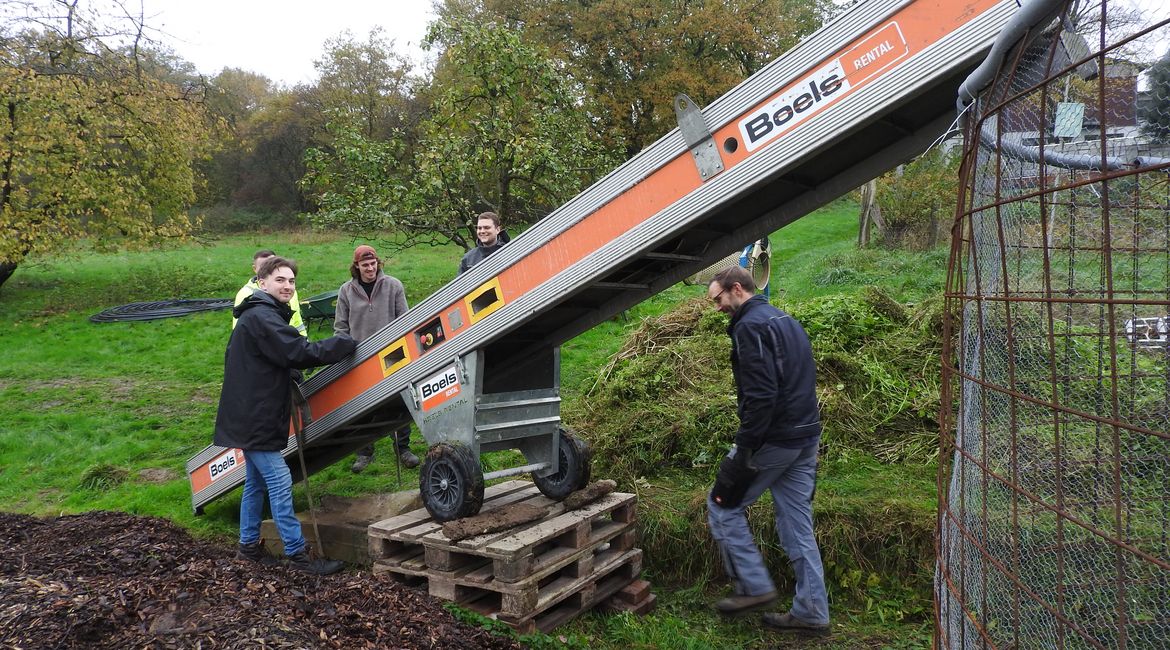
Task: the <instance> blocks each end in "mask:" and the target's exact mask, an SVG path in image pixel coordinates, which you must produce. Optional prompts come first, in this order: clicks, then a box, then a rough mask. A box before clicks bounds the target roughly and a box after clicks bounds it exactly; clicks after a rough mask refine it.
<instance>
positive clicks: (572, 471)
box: [532, 429, 593, 501]
mask: <svg viewBox="0 0 1170 650" xmlns="http://www.w3.org/2000/svg"><path fill="white" fill-rule="evenodd" d="M559 456H560V458H559V461H558V462H559V465H558V468H557V473H556V474H552V475H549V476H545V477H543V478H541V477H539V476H535V475H534V476H533V477H532V480H533V482H535V483H536V487H537V489H539V490H540V492H541V494H543V495H544V496H546V497H548V498H550V499H553V500H554V501H560V500H561V499H564V498H565V497H567V496H569V495H570V494H572V493H573V491H575V490H580V489H581V488H583V487H585V486H586V485H587V484H588V483H589V473H590V461H592V460H593V448H592V447H590V446H589V443H587V442H585V441H584V440H583V439H581V438H578V437H577V436H576V434H574V433H571V432H570V431H568V430H567V429H561V444H560V452H559Z"/></svg>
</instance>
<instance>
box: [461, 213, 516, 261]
mask: <svg viewBox="0 0 1170 650" xmlns="http://www.w3.org/2000/svg"><path fill="white" fill-rule="evenodd" d="M475 241H476V246H475V248H473V249H471V250H469V251H467V252H466V253H464V254H463V259H461V260H459V273H463V272H465V271H467V270H468V269H470V268H471V267H473V266H475V265H476V264H479V263H480V262H482V261H483V260H485V259H487V257H488V255H491V254H492V253H494V252H496V251H498V250H500V248H501V247H503V245H504V244H505V243H507V241H508V240H507V238H506V236H505V235H504V233H503V232H502V229H501V228H500V217H499V215H497V214H496V213H495V212H484V213H483V214H481V215H479V217H477V218H476V221H475Z"/></svg>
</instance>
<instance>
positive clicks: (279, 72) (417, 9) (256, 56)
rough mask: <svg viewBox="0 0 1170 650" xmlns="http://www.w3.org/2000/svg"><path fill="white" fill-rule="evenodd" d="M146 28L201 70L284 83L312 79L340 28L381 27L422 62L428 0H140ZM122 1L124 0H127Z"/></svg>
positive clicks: (361, 35)
mask: <svg viewBox="0 0 1170 650" xmlns="http://www.w3.org/2000/svg"><path fill="white" fill-rule="evenodd" d="M141 2H142V5H143V10H144V15H145V16H146V23H147V25H148V26H149V27H152V28H154V29H157V30H159V31H161V32H162V34H161V35H160V36H158V37H157V38H158V40H161V41H163V42H165V43H167V44H169V45H170V46H171V47H172V48H174V50H175V52H176V53H177V54H178V55H179V56H181V57H183V58H184V59H186V60H188V61H190V62H192V63H193V64H195V67H196V68H197V69H198V70H199V71H200V72H202V73H204V74H207V75H214V74H215V73H217V72H219V71H220V70H221V69H222V68H224V67H235V68H243V69H245V70H251V71H252V72H258V73H260V74H263V75H265V76H267V77H268V78H269V79H271V80H273V81H275V82H278V83H281V84H284V85H293V84H297V83H307V82H311V81H313V80H314V79H315V78H316V71H315V70H314V68H313V60H314V59H318V58H320V57H321V54H322V52H323V47H324V43H325V41H326V40H328V39H329V38H332V37H334V36H337V35H338V34H340V33H341V32H342V31H343V30H346V29H348V30H349V31H350V32H352V33H353V35H354V37H355V38H357V39H358V40H364V39H365V37H366V35H367V34H368V33H369V31H370V29H371V28H373V27H375V26H381V27H382V28H383V29H384V30H385V35H386V36H387V37H388V38H392V39H394V42H395V50H396V51H398V52H400V53H402V54H405V55H407V56H408V57H410V58H411V59H412V60H414V61H415V62H416V63H421V62H422V61H423V57H424V53H423V52H422V50H421V48H420V47H419V43H420V42H421V41H422V39H423V37H424V36H425V35H426V27H427V24H428V23H429V22H430V21H431V20H432V19H433V17H434V16H433V14H432V13H431V7H430V0H382V1H378V0H283V1H276V0H141ZM128 4H129V3H128Z"/></svg>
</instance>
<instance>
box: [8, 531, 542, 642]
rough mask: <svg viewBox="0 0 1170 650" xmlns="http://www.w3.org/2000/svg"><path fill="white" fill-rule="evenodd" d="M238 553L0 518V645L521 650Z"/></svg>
mask: <svg viewBox="0 0 1170 650" xmlns="http://www.w3.org/2000/svg"><path fill="white" fill-rule="evenodd" d="M234 555H235V549H234V548H225V547H223V546H218V545H214V544H211V543H207V542H202V541H198V540H194V539H192V538H191V537H190V536H189V535H188V534H187V533H186V532H185V531H183V530H182V529H181V528H179V527H178V526H176V525H175V524H173V523H172V522H170V521H168V520H166V519H162V518H157V517H136V516H133V515H128V514H124V513H115V512H91V513H86V514H82V515H71V516H65V517H57V518H53V519H38V518H34V517H30V516H27V515H17V514H8V513H0V647H4V648H26V649H33V648H119V649H121V648H196V647H198V648H260V647H263V648H347V649H348V648H444V649H447V648H467V649H472V648H474V649H480V648H489V649H495V648H499V649H504V648H519V647H520V646H519V645H518V644H517V643H516V641H515V640H514V639H511V638H508V637H502V636H496V635H493V634H492V633H490V632H488V631H486V630H484V629H481V628H478V627H475V626H472V625H468V624H465V623H461V622H459V621H457V620H456V619H455V618H454V617H453V616H452V614H451V613H450V612H448V611H447V610H445V609H444V608H443V605H442V602H441V601H438V600H435V599H433V598H431V597H430V596H428V595H426V594H425V593H422V592H419V591H416V590H414V589H411V588H409V587H406V586H404V585H402V584H400V583H397V582H395V581H394V580H393V579H392V578H391V577H390V576H389V575H387V574H370V573H368V572H357V571H353V570H348V571H344V572H342V573H338V574H335V575H332V576H324V577H318V576H310V575H306V574H303V573H298V572H296V571H293V570H291V569H288V568H286V567H284V566H278V567H264V566H261V565H259V564H256V563H252V562H248V561H245V560H236V559H234Z"/></svg>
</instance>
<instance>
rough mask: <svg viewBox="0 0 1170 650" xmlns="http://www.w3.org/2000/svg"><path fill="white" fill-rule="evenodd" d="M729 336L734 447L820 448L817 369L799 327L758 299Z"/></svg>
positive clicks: (740, 313)
mask: <svg viewBox="0 0 1170 650" xmlns="http://www.w3.org/2000/svg"><path fill="white" fill-rule="evenodd" d="M727 334H728V335H729V336H730V337H731V371H732V373H733V374H734V376H735V387H736V393H737V403H738V407H739V431H737V432H736V434H735V444H736V445H737V446H739V447H746V448H747V449H759V448H760V447H761V446H763V445H764V444H774V445H778V446H781V447H790V448H800V447H805V446H807V445H811V444H816V442H817V440H818V439H819V438H820V434H821V413H820V408H819V407H818V406H817V370H816V364H815V363H814V362H813V356H812V345H811V344H810V343H809V340H808V334H806V333H805V331H804V328H803V327H801V326H800V323H798V322H796V319H795V318H793V317H791V316H789V315H788V314H786V313H784V312H782V311H780V310H779V309H776V308H775V307H773V306H772V305H770V304H768V301H767V300H766V299H765V298H764V297H763V296H761V295H757V296H752V297H751V298H749V299H747V300H746V301H744V303H743V304H742V305H740V306H739V309H737V310H736V311H735V313H734V314H732V316H731V325H730V326H728V328H727Z"/></svg>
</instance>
